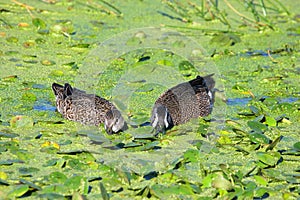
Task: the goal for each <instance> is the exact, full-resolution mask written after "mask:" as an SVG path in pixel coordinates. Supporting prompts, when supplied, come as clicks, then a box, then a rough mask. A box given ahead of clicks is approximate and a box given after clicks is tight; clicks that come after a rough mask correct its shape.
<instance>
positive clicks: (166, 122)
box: [164, 109, 169, 128]
mask: <svg viewBox="0 0 300 200" xmlns="http://www.w3.org/2000/svg"><path fill="white" fill-rule="evenodd" d="M167 112H168V111H167V109H166V112H165V118H164V123H165V126H166V128H168V127H169V123H168V113H167Z"/></svg>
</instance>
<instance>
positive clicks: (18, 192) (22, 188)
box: [8, 185, 29, 198]
mask: <svg viewBox="0 0 300 200" xmlns="http://www.w3.org/2000/svg"><path fill="white" fill-rule="evenodd" d="M28 190H29V186H28V185H19V186H16V187H15V188H14V189H13V190H12V191H10V192H9V193H8V197H9V198H15V197H21V196H22V195H23V194H25V193H26V192H27V191H28Z"/></svg>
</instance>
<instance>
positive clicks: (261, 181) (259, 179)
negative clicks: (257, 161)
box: [254, 175, 268, 186]
mask: <svg viewBox="0 0 300 200" xmlns="http://www.w3.org/2000/svg"><path fill="white" fill-rule="evenodd" d="M254 178H255V180H256V182H257V183H258V184H259V185H262V186H267V185H268V181H267V180H266V179H265V178H264V177H262V176H257V175H254Z"/></svg>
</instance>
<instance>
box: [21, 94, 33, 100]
mask: <svg viewBox="0 0 300 200" xmlns="http://www.w3.org/2000/svg"><path fill="white" fill-rule="evenodd" d="M22 100H24V101H36V96H35V94H33V93H32V92H25V93H24V94H23V95H22Z"/></svg>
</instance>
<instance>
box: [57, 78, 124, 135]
mask: <svg viewBox="0 0 300 200" xmlns="http://www.w3.org/2000/svg"><path fill="white" fill-rule="evenodd" d="M52 90H53V92H54V94H55V97H56V107H57V110H58V112H60V113H61V114H62V115H63V117H64V118H66V119H69V120H72V121H77V122H80V123H82V124H87V125H96V126H98V125H99V124H101V123H104V127H105V130H106V132H107V133H108V134H112V133H117V132H120V131H123V130H126V129H127V124H126V122H125V120H124V118H123V117H122V115H121V113H120V111H119V110H118V109H117V108H116V107H115V106H114V105H113V104H112V103H111V102H109V101H108V100H106V99H104V98H101V97H99V96H97V95H94V94H87V93H86V92H85V91H82V90H79V89H77V88H72V87H71V85H70V84H68V83H65V85H64V86H62V85H59V84H57V83H53V84H52Z"/></svg>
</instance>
